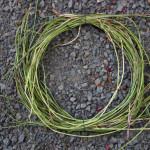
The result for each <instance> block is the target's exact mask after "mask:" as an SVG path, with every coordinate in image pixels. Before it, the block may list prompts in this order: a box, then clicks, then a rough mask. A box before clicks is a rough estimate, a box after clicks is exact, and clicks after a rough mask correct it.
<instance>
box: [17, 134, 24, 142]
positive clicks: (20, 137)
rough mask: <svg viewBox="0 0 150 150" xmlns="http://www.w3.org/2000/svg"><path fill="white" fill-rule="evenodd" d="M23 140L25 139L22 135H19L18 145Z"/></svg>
mask: <svg viewBox="0 0 150 150" xmlns="http://www.w3.org/2000/svg"><path fill="white" fill-rule="evenodd" d="M24 138H25V136H24V134H21V135H20V136H19V138H18V143H22V142H23V141H24Z"/></svg>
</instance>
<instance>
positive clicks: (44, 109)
mask: <svg viewBox="0 0 150 150" xmlns="http://www.w3.org/2000/svg"><path fill="white" fill-rule="evenodd" d="M29 12H30V10H29V11H28V12H27V14H26V15H25V16H24V18H23V20H22V25H21V26H19V27H18V30H17V33H16V39H15V48H16V57H15V65H14V67H13V69H14V70H15V81H16V87H17V91H18V93H19V96H20V98H21V100H22V103H23V104H24V105H25V106H26V108H27V109H28V110H29V112H30V115H29V118H30V116H31V115H32V114H35V115H36V116H38V118H39V119H40V120H41V122H28V123H26V124H29V125H32V124H36V125H41V126H45V127H48V128H50V129H51V130H53V131H55V132H57V133H63V134H66V135H72V136H78V137H95V136H100V135H105V134H110V133H113V132H117V131H121V130H127V131H129V130H141V131H142V130H149V128H146V127H147V125H148V124H149V123H150V113H149V111H148V109H149V106H150V96H149V95H148V96H147V97H145V93H146V92H147V91H149V88H150V84H148V85H147V86H145V85H144V57H146V58H147V60H148V63H149V64H150V61H149V59H148V56H147V54H146V52H145V50H144V47H143V46H142V44H141V38H140V33H139V30H138V28H137V26H136V24H135V22H134V21H133V20H132V19H131V18H130V16H131V15H104V14H90V15H86V16H83V15H76V14H58V13H56V12H55V13H56V16H55V17H54V18H53V19H52V20H50V21H47V22H44V23H42V25H41V26H40V27H39V26H38V25H34V27H33V28H31V29H30V28H28V19H29ZM132 16H133V15H132ZM135 16H143V17H145V16H147V17H148V16H149V15H138V14H137V15H135ZM121 19H125V20H129V21H130V22H131V23H132V24H133V25H134V26H135V28H136V30H137V32H138V37H137V36H136V35H135V34H134V33H133V32H132V31H131V30H130V29H129V28H127V27H126V25H125V24H123V23H122V22H121V21H119V20H121ZM84 24H90V25H93V26H95V27H97V28H99V29H101V30H103V31H104V32H105V34H106V35H107V38H108V39H109V41H110V42H111V43H112V45H113V47H114V50H115V54H116V58H117V64H118V73H117V74H118V77H117V87H116V90H115V91H114V93H113V96H112V97H111V99H110V101H109V102H108V104H107V105H106V106H105V107H104V109H103V110H101V111H100V112H98V114H97V115H96V116H94V117H93V118H90V119H86V120H84V122H83V120H82V119H77V118H74V117H73V116H71V115H70V114H69V113H67V112H66V111H65V110H63V109H62V108H61V107H60V106H59V105H58V104H57V101H56V100H55V98H54V97H53V95H52V93H51V91H50V89H49V88H48V87H47V85H46V77H45V71H44V70H45V68H44V66H43V63H42V60H43V57H44V55H45V53H46V51H47V47H48V45H49V44H50V43H51V41H52V40H53V39H54V38H55V37H57V36H58V35H59V34H61V33H63V32H65V31H68V30H71V29H73V28H75V27H79V31H80V30H81V26H82V25H84ZM41 30H42V32H40V31H41ZM77 36H79V33H78V34H77ZM76 38H77V37H76ZM76 38H75V39H76ZM75 39H74V40H75ZM74 40H72V41H71V42H69V43H68V44H70V43H72V42H73V41H74ZM63 45H66V44H59V45H56V46H55V47H57V46H63ZM116 47H119V48H120V50H121V51H122V60H123V73H122V76H121V78H119V73H120V62H119V56H118V51H117V49H116ZM51 49H53V48H51ZM124 57H125V58H126V59H127V60H128V61H129V64H130V67H131V83H130V89H129V92H128V94H127V96H126V97H125V98H124V100H123V101H122V102H121V103H120V104H119V105H118V106H117V107H115V108H114V109H112V110H110V111H108V112H106V110H107V108H108V107H109V105H110V104H111V103H113V100H114V98H115V96H116V95H117V92H118V90H119V88H120V86H121V83H122V80H123V76H124ZM40 64H42V70H43V72H44V80H41V79H40V72H39V71H40V67H39V65H40ZM142 120H148V123H147V124H146V125H145V127H143V129H141V128H130V125H132V124H134V123H136V122H139V121H142ZM19 124H20V125H23V124H24V123H21V122H19ZM73 131H86V132H88V131H93V132H97V133H98V134H92V135H88V136H83V135H79V134H75V133H76V132H73ZM128 134H129V133H128Z"/></svg>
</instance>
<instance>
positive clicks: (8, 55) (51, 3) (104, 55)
mask: <svg viewBox="0 0 150 150" xmlns="http://www.w3.org/2000/svg"><path fill="white" fill-rule="evenodd" d="M35 3H36V1H33V2H30V0H27V1H25V0H13V1H12V0H5V1H4V0H0V78H1V77H2V76H4V75H5V73H6V72H7V71H8V70H9V68H11V67H12V66H13V65H14V56H15V49H14V39H15V32H16V29H17V28H16V24H15V22H17V23H18V24H19V23H20V22H21V19H22V17H23V15H24V14H25V13H26V12H27V10H28V8H29V5H30V4H31V6H32V7H35ZM52 8H53V9H55V10H57V11H58V12H60V13H63V12H70V13H78V14H89V13H96V12H98V13H105V14H122V13H123V12H124V13H130V14H132V13H133V14H134V13H143V14H150V11H149V10H150V9H149V8H150V5H149V4H148V2H147V0H140V1H138V0H111V1H109V0H97V1H96V0H90V1H88V0H82V1H81V0H69V1H68V0H42V1H39V5H38V21H39V22H41V21H44V19H43V18H42V17H44V16H47V15H51V9H52ZM30 16H31V17H32V18H33V17H34V11H31V12H30ZM48 19H49V20H50V19H51V18H48ZM30 21H31V23H32V21H33V20H30ZM135 22H136V23H137V25H139V26H140V27H142V28H144V29H141V36H142V41H144V46H145V48H146V51H147V53H148V55H149V56H150V43H149V38H150V35H149V27H150V20H149V19H147V18H137V19H135ZM77 32H78V28H75V29H73V30H71V31H69V32H66V33H63V34H62V35H60V36H59V37H58V38H57V39H56V40H54V44H56V43H60V42H63V43H67V42H68V41H70V40H71V39H73V38H74V37H75V36H76V35H77ZM105 36H106V35H105V34H104V33H103V32H102V31H99V30H98V29H96V28H95V27H92V26H90V25H84V26H82V30H81V33H80V36H79V38H78V39H77V40H76V41H75V42H74V43H72V44H71V45H68V46H65V47H60V48H57V49H55V50H54V51H51V52H49V53H48V54H47V55H46V56H45V58H44V65H45V68H46V70H45V71H46V79H47V85H48V86H49V88H50V89H51V91H52V93H53V94H54V97H55V98H56V99H57V101H58V103H59V104H60V106H61V107H62V108H63V109H65V110H66V111H67V112H69V113H70V114H71V115H72V116H74V117H76V118H82V119H87V118H91V117H93V116H94V115H95V114H96V113H97V112H98V111H97V108H98V107H104V106H105V105H106V104H107V102H108V101H109V99H110V97H111V95H112V92H113V91H114V89H115V85H116V79H117V74H116V72H117V62H116V56H115V53H114V50H113V47H112V45H111V44H110V43H109V41H107V40H106V39H105ZM55 41H56V42H55ZM119 56H120V62H121V53H119ZM107 67H109V68H111V72H109V71H108V69H107ZM146 68H147V69H146V70H145V72H146V73H150V72H149V70H150V67H149V66H146ZM121 72H122V68H121V71H120V73H121ZM146 81H147V82H148V81H150V78H149V77H146ZM5 83H6V81H3V82H1V83H0V90H1V91H0V92H1V93H3V90H4V88H5ZM97 85H100V86H97ZM129 85H130V67H129V64H128V62H127V61H125V76H124V80H123V84H122V87H121V89H120V90H119V92H118V95H117V97H116V99H115V101H114V102H113V103H112V105H111V106H110V107H109V109H108V111H109V110H111V109H113V108H114V107H116V106H117V105H118V104H119V103H120V102H121V101H122V100H123V99H124V97H125V96H126V93H127V92H128V88H129ZM125 86H126V88H124V87H125ZM7 92H8V95H9V96H10V97H12V98H17V99H19V97H18V96H17V91H16V88H15V84H14V80H12V82H11V83H10V85H9V87H7ZM3 101H4V100H3V99H2V98H1V99H0V105H1V104H2V102H3ZM5 104H6V105H7V104H8V102H5ZM13 106H14V108H15V109H16V110H17V113H16V117H17V118H18V119H19V120H25V117H24V116H23V115H22V113H25V114H28V111H27V110H26V109H25V107H24V106H22V105H20V104H18V103H13ZM4 107H6V106H5V105H4ZM20 112H21V113H20ZM33 119H34V120H37V119H38V118H37V117H36V116H33ZM9 121H11V118H10V117H8V115H7V114H5V113H4V112H2V111H1V112H0V123H1V126H7V125H8V122H9ZM136 133H137V132H136V131H134V132H130V139H131V138H132V137H134V135H136ZM83 134H84V133H83ZM126 142H127V141H126V132H118V133H116V134H111V135H106V136H101V137H96V138H75V137H69V136H64V135H58V134H56V133H54V132H52V131H50V130H49V129H47V128H44V127H36V126H25V127H18V128H9V129H1V128H0V149H2V150H13V149H14V150H16V149H17V150H20V149H21V150H25V149H29V150H32V149H38V150H49V149H50V150H59V149H60V150H64V149H68V150H105V149H107V146H109V147H110V149H112V150H113V149H114V150H117V149H119V148H120V147H121V146H123V145H124V144H125V143H126ZM125 149H126V150H134V149H135V150H141V149H143V150H148V149H150V132H148V131H145V132H143V133H142V134H141V135H140V136H139V137H138V138H136V139H135V140H133V141H132V142H131V143H130V144H129V145H128V146H127V147H126V148H125Z"/></svg>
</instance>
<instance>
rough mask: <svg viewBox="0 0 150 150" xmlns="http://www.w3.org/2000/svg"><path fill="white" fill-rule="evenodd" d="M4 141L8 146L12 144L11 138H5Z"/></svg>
mask: <svg viewBox="0 0 150 150" xmlns="http://www.w3.org/2000/svg"><path fill="white" fill-rule="evenodd" d="M3 143H4V144H5V145H7V146H8V145H9V144H10V140H9V138H5V139H4V140H3Z"/></svg>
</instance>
